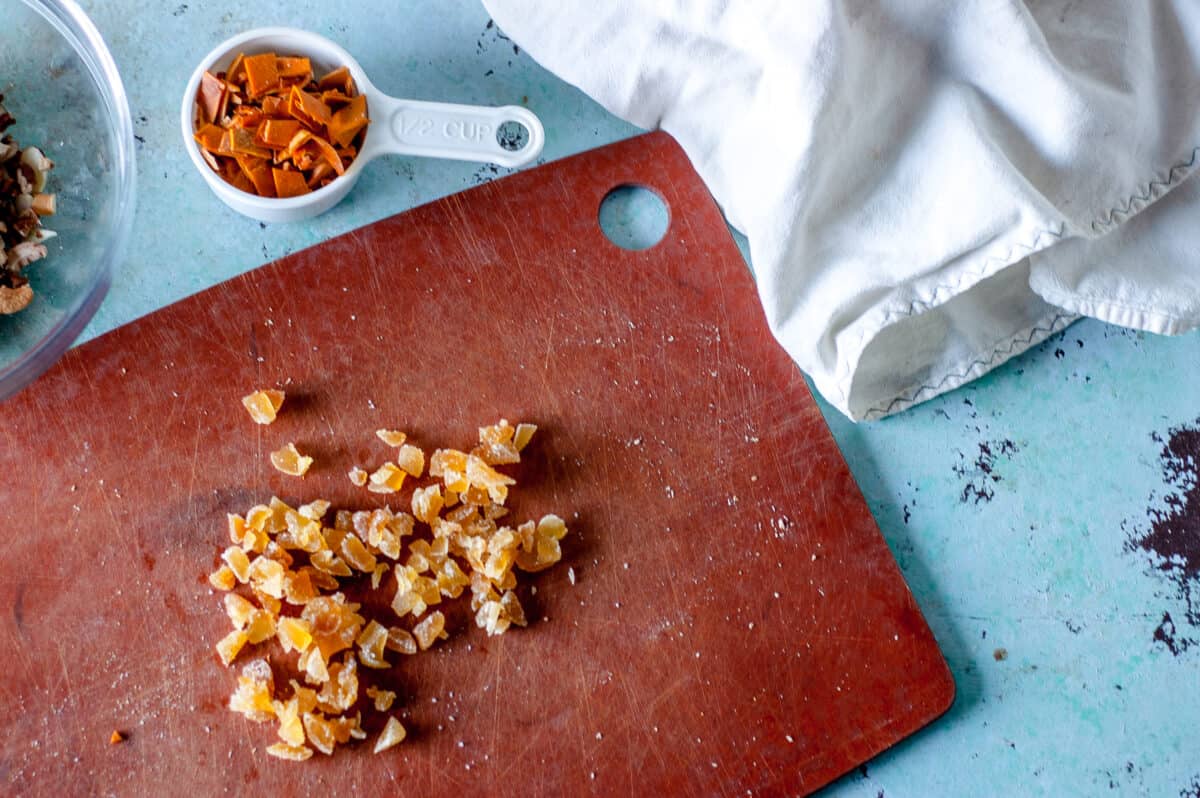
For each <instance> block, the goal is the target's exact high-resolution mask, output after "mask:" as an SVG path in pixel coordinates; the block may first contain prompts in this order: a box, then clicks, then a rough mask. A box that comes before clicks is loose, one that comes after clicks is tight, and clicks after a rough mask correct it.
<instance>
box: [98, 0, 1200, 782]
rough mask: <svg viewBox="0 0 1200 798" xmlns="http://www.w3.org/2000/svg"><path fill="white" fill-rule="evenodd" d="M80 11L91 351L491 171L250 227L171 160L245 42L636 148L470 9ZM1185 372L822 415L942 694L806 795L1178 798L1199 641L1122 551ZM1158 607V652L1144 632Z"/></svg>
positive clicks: (414, 177) (1017, 382)
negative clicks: (902, 590)
mask: <svg viewBox="0 0 1200 798" xmlns="http://www.w3.org/2000/svg"><path fill="white" fill-rule="evenodd" d="M85 5H87V7H88V8H87V10H88V11H89V13H90V14H92V16H93V18H94V19H95V20H96V23H97V25H98V27H99V28H100V29H101V31H102V32H103V33H104V34H105V36H106V37H107V39H108V41H109V44H110V46H111V47H112V49H113V51H114V55H115V57H116V59H117V62H118V64H119V65H120V67H121V70H122V73H123V76H124V78H125V81H126V84H127V87H128V89H129V92H130V96H131V99H132V104H133V113H134V118H135V120H136V122H135V133H136V134H137V135H138V136H139V158H140V162H139V169H140V174H139V179H140V190H141V197H140V205H139V210H138V218H137V223H136V230H135V236H134V243H133V246H132V248H131V253H130V255H129V257H128V259H127V261H126V263H125V264H124V266H123V267H122V268H121V271H120V273H119V275H118V278H117V280H116V283H115V285H114V288H113V291H112V293H111V295H110V296H109V299H108V300H107V302H106V303H105V304H104V306H103V308H102V309H101V311H100V313H99V314H98V315H97V317H96V318H95V320H94V321H93V323H92V324H91V326H90V327H89V328H88V331H87V333H86V335H87V336H88V337H90V336H93V335H96V334H98V333H101V332H104V331H106V330H109V329H111V328H113V327H115V326H117V325H119V324H122V323H124V322H126V321H129V320H131V319H133V318H136V317H138V316H141V315H143V314H145V313H148V312H151V311H153V310H155V309H157V308H159V307H162V306H163V305H165V304H168V303H169V302H171V301H173V300H175V299H179V298H182V297H184V296H187V295H189V294H191V293H193V292H195V291H198V290H200V289H202V288H206V287H208V286H211V285H213V284H215V283H217V282H220V281H221V280H224V279H226V278H228V277H231V276H233V275H235V274H238V273H240V272H242V271H245V270H247V269H250V268H253V267H255V266H257V265H259V264H261V263H263V262H265V261H268V260H271V259H274V258H276V257H279V256H281V255H283V254H285V253H287V252H290V251H294V250H296V249H300V248H302V247H306V246H309V245H311V244H315V243H317V242H319V241H321V240H323V239H325V238H328V237H330V236H332V235H336V234H338V233H341V232H344V231H347V230H350V229H352V228H355V227H358V226H361V225H363V224H366V223H368V222H370V221H373V220H376V219H379V218H383V217H385V216H389V215H391V214H393V213H397V212H399V211H402V210H404V209H406V208H410V207H412V206H414V205H417V204H420V203H423V202H426V201H428V200H431V199H434V198H436V197H439V196H443V195H446V194H450V193H453V192H456V191H459V190H461V189H464V188H468V187H470V186H472V185H474V184H477V183H479V182H481V181H484V180H488V179H491V178H493V177H496V176H499V175H501V174H504V172H505V170H503V169H495V168H491V167H481V166H480V165H478V164H465V163H463V164H456V163H450V162H437V161H420V160H412V159H403V158H393V159H389V160H384V161H379V162H376V163H375V165H374V166H373V168H372V169H371V170H370V171H369V173H368V174H367V175H366V176H365V177H364V178H363V180H362V181H361V183H360V184H359V186H358V187H357V188H356V189H355V191H354V192H353V193H352V194H351V196H350V198H349V200H348V201H347V202H345V203H343V204H342V205H341V206H339V207H338V208H337V209H335V210H334V211H333V212H331V213H329V214H327V215H326V216H323V217H321V218H319V219H317V220H314V221H312V222H308V223H302V224H298V225H292V226H282V225H268V226H265V227H263V226H260V225H259V224H258V223H257V222H253V221H249V220H247V219H244V218H242V217H240V216H237V215H236V214H234V213H233V212H232V211H228V210H226V209H225V208H224V206H222V205H220V204H219V203H218V202H217V201H216V199H215V198H214V197H213V196H212V195H211V194H210V193H209V191H208V189H207V188H206V187H205V185H204V184H203V182H202V181H201V179H200V178H199V176H198V175H196V174H195V172H194V171H193V167H192V166H191V164H190V162H189V161H188V160H187V159H186V157H185V156H184V153H183V150H182V149H181V147H180V143H179V131H178V122H177V120H178V109H179V103H180V99H181V98H180V93H181V92H182V90H183V86H184V84H185V82H186V81H187V78H188V76H189V75H190V73H191V71H192V69H193V68H194V66H195V65H196V62H197V61H198V60H199V59H200V58H201V57H202V56H203V55H204V53H206V52H207V51H208V50H209V49H210V48H211V47H213V46H214V45H215V44H216V43H217V42H218V41H219V40H221V39H224V38H225V37H227V36H230V35H233V34H235V33H238V32H240V31H243V30H245V29H247V28H251V27H255V26H259V25H266V24H290V25H296V26H299V27H306V28H309V29H312V30H315V31H318V32H321V33H324V34H326V35H328V36H330V37H332V38H334V39H335V40H337V41H339V42H340V43H341V44H343V45H344V46H346V47H347V48H348V49H349V50H350V51H351V52H353V53H354V54H355V55H356V56H357V57H358V59H359V60H360V62H361V63H362V64H363V66H364V67H365V68H366V70H367V71H368V72H369V73H370V74H371V76H372V78H373V79H374V81H375V82H376V83H377V84H378V85H379V86H380V88H382V89H383V90H385V91H388V92H392V93H396V94H402V95H406V96H410V97H415V98H421V99H435V100H448V101H457V102H473V103H491V104H504V103H511V102H518V103H519V102H525V103H527V104H528V105H529V107H531V108H533V109H534V110H535V111H536V112H537V113H538V114H540V115H541V117H542V119H543V120H544V122H545V124H546V129H547V132H548V141H547V146H546V152H545V158H546V159H555V158H560V157H563V156H566V155H569V154H572V153H575V152H579V151H582V150H586V149H589V148H592V147H595V146H598V145H601V144H604V143H607V142H609V141H613V140H616V139H620V138H624V137H627V136H629V135H633V134H634V133H636V132H637V131H636V129H635V128H633V127H631V126H629V125H627V124H625V123H623V122H621V121H620V120H616V119H614V118H612V117H611V116H609V115H607V114H606V113H605V112H604V111H603V110H602V109H601V108H599V107H598V106H597V105H595V104H594V103H592V102H591V101H590V100H588V99H587V98H586V97H584V96H583V95H582V94H580V93H579V92H578V91H576V90H575V89H573V88H571V87H569V86H567V85H565V84H563V83H562V82H560V81H559V80H557V79H556V78H554V77H553V76H552V75H550V74H548V73H546V72H545V71H543V70H542V69H540V68H539V67H538V66H537V65H536V64H535V63H533V62H532V61H531V60H529V59H528V58H527V57H526V56H525V55H524V53H517V52H515V51H514V48H513V45H512V43H511V42H509V41H507V40H505V39H504V38H503V37H502V35H501V34H500V32H499V31H497V30H496V29H495V28H494V27H491V28H489V27H488V26H487V23H488V17H487V15H486V12H484V10H483V9H482V8H481V7H480V6H478V5H477V4H476V3H475V2H456V3H443V2H400V3H396V2H355V3H335V4H327V3H323V2H312V1H311V0H294V1H293V2H289V3H286V4H283V3H241V4H229V3H224V4H215V3H205V4H200V3H196V2H193V3H188V4H183V3H178V4H177V3H145V2H135V1H134V0H107V1H106V2H96V3H87V4H85ZM229 9H234V10H229ZM272 9H273V10H272ZM329 9H333V11H330V10H329ZM625 221H626V223H627V224H636V221H637V220H636V219H626V220H625ZM741 243H742V245H743V247H744V242H741ZM1198 366H1200V337H1198V336H1196V335H1188V336H1184V337H1183V338H1179V339H1165V338H1156V337H1153V336H1143V335H1139V334H1135V333H1129V332H1125V331H1121V330H1118V329H1116V328H1113V327H1109V326H1106V325H1102V324H1099V323H1095V322H1084V323H1080V324H1077V325H1075V326H1074V327H1072V328H1070V329H1068V330H1067V331H1066V332H1065V333H1063V334H1061V335H1058V336H1055V337H1054V338H1052V339H1051V340H1050V341H1048V342H1046V343H1045V344H1043V345H1042V346H1039V347H1037V348H1036V349H1035V350H1033V351H1032V352H1030V353H1028V354H1027V355H1025V356H1024V357H1021V358H1018V359H1017V360H1016V361H1014V362H1011V363H1009V364H1008V365H1006V366H1004V367H1002V368H1000V369H998V370H997V371H996V372H994V373H993V374H991V375H989V376H987V377H985V378H984V379H982V380H979V381H978V382H976V383H974V384H972V385H971V386H969V387H967V388H966V389H963V390H959V391H956V392H954V393H952V394H950V395H948V396H946V397H943V398H940V399H937V400H934V401H932V402H929V403H927V404H925V405H922V406H920V407H918V408H917V409H915V410H913V411H910V412H908V413H906V414H904V415H902V416H900V417H897V418H894V419H889V420H886V421H883V422H879V423H874V424H870V425H864V426H857V427H856V426H854V425H851V424H849V423H848V422H846V421H844V420H843V419H842V418H841V417H839V416H838V415H836V413H834V412H833V411H831V410H829V409H828V408H827V407H826V408H825V409H826V416H827V418H828V419H829V421H830V424H831V426H832V428H833V430H834V434H835V435H836V437H837V439H838V442H839V443H840V445H841V447H842V449H843V451H844V452H845V455H846V458H847V460H848V461H849V463H850V466H851V468H852V469H853V471H854V474H855V476H856V478H857V479H858V482H859V484H860V485H861V486H862V489H863V492H864V493H865V494H866V497H867V500H868V501H869V503H870V506H871V508H872V510H873V512H874V513H875V516H876V518H877V519H878V521H879V525H880V527H881V528H882V530H883V533H884V535H885V536H886V537H887V540H888V543H889V544H890V545H891V548H892V550H893V552H894V553H895V555H896V558H897V559H898V561H899V563H900V566H901V567H902V568H903V570H904V573H905V576H906V577H907V579H908V581H909V584H910V585H911V587H912V589H913V592H914V593H915V594H916V597H917V599H918V601H919V602H920V604H921V606H922V608H923V609H924V611H925V613H926V616H927V617H928V619H929V622H930V624H931V625H932V627H933V630H934V632H935V633H936V634H937V637H938V639H939V641H940V642H941V645H942V647H943V650H944V651H945V654H946V657H947V659H948V660H949V662H950V665H951V667H952V669H953V671H954V675H955V678H956V680H957V683H958V702H957V704H956V705H955V707H954V708H953V709H952V710H951V712H950V713H949V715H948V716H947V717H946V718H944V719H943V720H941V721H940V722H938V723H937V724H935V725H934V726H933V727H931V728H930V729H928V730H926V731H925V732H923V733H921V734H919V735H917V736H916V737H914V738H912V739H910V740H909V741H906V742H905V743H902V744H901V745H900V746H898V747H897V748H896V749H894V750H893V751H890V752H888V753H885V754H884V755H882V756H881V757H879V758H877V759H876V760H875V761H873V762H872V763H870V764H869V765H868V767H867V770H866V773H865V775H864V774H863V773H861V772H859V773H854V774H851V775H850V776H848V777H846V778H845V779H843V780H842V781H840V782H839V783H838V784H836V785H835V786H834V787H832V788H831V789H830V790H829V791H828V794H829V795H834V796H871V798H875V796H877V795H879V794H880V793H881V792H882V793H883V794H884V795H886V796H891V797H896V796H929V795H1051V796H1066V795H1097V794H1107V793H1109V792H1110V790H1111V791H1112V792H1113V794H1122V795H1139V794H1146V795H1166V796H1176V795H1200V733H1198V731H1197V729H1198V728H1200V689H1198V686H1200V645H1193V646H1190V647H1189V646H1188V643H1187V641H1188V640H1189V639H1192V638H1196V639H1200V628H1197V626H1196V625H1194V624H1189V623H1188V621H1187V615H1188V606H1187V599H1186V595H1184V593H1183V592H1182V591H1183V590H1184V588H1186V587H1188V586H1189V585H1191V584H1192V582H1196V581H1197V580H1195V579H1192V582H1189V581H1187V580H1180V579H1174V580H1173V579H1171V578H1168V576H1167V575H1165V574H1164V573H1163V572H1162V571H1160V570H1156V569H1155V568H1154V567H1152V564H1151V559H1150V555H1149V554H1147V553H1146V552H1141V551H1137V550H1136V549H1134V550H1131V549H1130V541H1131V539H1133V538H1136V537H1137V536H1138V535H1140V534H1143V533H1144V532H1146V531H1147V530H1148V529H1149V527H1150V519H1149V517H1148V515H1147V513H1148V510H1150V509H1153V508H1162V507H1163V506H1164V502H1165V501H1166V499H1165V497H1166V496H1167V495H1168V494H1169V493H1170V492H1171V491H1172V485H1171V484H1170V483H1169V482H1168V481H1167V478H1166V476H1165V474H1164V463H1163V462H1162V460H1161V458H1160V453H1161V450H1162V448H1163V443H1162V442H1161V441H1156V440H1155V439H1154V438H1153V437H1152V436H1154V435H1158V436H1162V437H1166V436H1167V435H1168V430H1169V429H1171V428H1173V427H1177V426H1179V425H1184V424H1189V423H1194V422H1195V420H1196V418H1197V417H1198V416H1200V370H1198V368H1197V367H1198ZM981 447H983V448H981ZM1191 532H1192V535H1193V537H1192V539H1193V540H1195V539H1196V538H1197V537H1200V529H1195V528H1193V529H1192V530H1191ZM1197 559H1198V560H1200V553H1198V554H1197ZM1197 564H1198V565H1200V563H1197ZM1193 589H1195V591H1196V592H1197V593H1198V594H1200V585H1195V586H1193ZM1198 599H1200V595H1198ZM1164 613H1170V615H1171V617H1172V619H1173V620H1174V621H1175V627H1176V628H1175V631H1174V635H1173V636H1170V635H1167V634H1165V633H1164V634H1161V635H1160V637H1162V638H1163V639H1161V640H1156V639H1155V630H1156V629H1158V628H1159V626H1160V623H1161V622H1162V620H1163V615H1164ZM1192 616H1193V618H1195V616H1196V613H1195V612H1193V613H1192ZM1168 644H1169V645H1168ZM1172 647H1174V649H1175V650H1176V653H1173V652H1172V650H1171V648H1172ZM997 649H1004V650H1005V651H1006V652H1007V657H1006V658H1004V659H1000V660H998V659H996V656H995V655H996V652H997Z"/></svg>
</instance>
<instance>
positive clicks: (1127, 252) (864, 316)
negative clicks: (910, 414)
mask: <svg viewBox="0 0 1200 798" xmlns="http://www.w3.org/2000/svg"><path fill="white" fill-rule="evenodd" d="M485 4H486V5H487V6H488V8H489V10H490V11H491V13H492V15H493V17H494V19H495V20H496V22H497V24H499V25H500V27H501V28H502V29H503V30H504V31H505V32H506V33H507V34H508V35H509V36H511V37H512V38H513V39H514V40H515V41H516V42H518V43H519V44H520V45H521V46H523V47H525V48H526V49H527V50H528V51H529V53H530V55H532V56H533V57H534V58H535V59H537V60H538V61H539V62H541V63H542V64H543V65H545V66H546V67H548V68H549V69H550V70H552V71H553V72H555V73H557V74H558V75H560V76H561V77H563V78H564V79H566V80H567V81H569V82H571V83H574V84H575V85H577V86H579V87H580V88H582V89H583V90H584V91H585V92H587V93H588V94H590V95H591V96H592V97H594V98H595V99H596V100H598V101H599V102H600V103H602V104H603V105H604V106H605V107H606V108H608V109H609V110H610V111H612V112H613V113H615V114H617V115H619V116H622V117H624V118H626V119H628V120H630V121H631V122H633V123H635V124H637V125H640V126H642V127H646V128H656V127H661V128H663V129H665V130H667V131H668V132H670V133H671V134H673V135H674V136H675V138H676V139H678V141H679V142H680V143H681V144H682V146H683V147H684V149H685V150H686V151H687V153H688V154H689V156H690V157H691V159H692V162H693V164H694V165H695V167H696V169H697V171H698V172H699V173H700V175H701V176H702V177H703V178H704V180H705V181H706V182H707V184H708V186H709V188H710V190H711V191H712V193H713V195H714V197H716V199H717V201H718V202H719V203H720V204H721V206H722V207H723V209H724V210H725V213H726V215H727V216H728V218H729V220H730V222H731V223H732V224H733V225H734V226H735V227H737V228H738V229H740V230H741V231H743V232H744V233H745V234H746V235H747V237H748V238H749V240H750V251H751V259H752V260H753V262H754V269H755V274H756V277H757V281H758V285H759V291H760V294H761V297H762V301H763V305H764V307H765V309H766V315H767V319H768V320H769V322H770V324H771V327H772V329H773V331H774V332H775V335H776V337H777V338H778V339H779V341H780V343H781V344H782V345H783V346H784V347H785V348H786V349H787V351H788V352H789V353H790V354H791V355H792V357H793V358H795V360H796V362H797V363H798V364H799V365H800V366H801V367H802V368H803V369H804V370H805V371H807V372H808V373H809V374H810V375H811V376H812V378H813V380H814V382H815V383H816V385H817V387H818V388H819V389H820V390H821V392H822V393H823V394H824V395H825V397H826V398H827V399H828V400H829V401H830V402H831V403H833V404H834V405H835V406H836V407H837V408H838V409H840V410H841V411H842V412H843V413H846V414H847V415H848V416H850V417H851V418H853V419H856V420H857V419H865V418H876V417H880V416H884V415H887V414H889V413H894V412H897V411H899V410H903V409H905V408H907V407H909V406H911V405H913V404H915V403H917V402H920V401H923V400H926V399H929V398H931V397H933V396H936V395H938V394H939V393H942V392H944V391H948V390H950V389H952V388H955V387H957V386H958V385H961V384H963V383H964V382H967V381H969V380H971V379H974V378H976V377H979V376H980V375H982V374H984V373H986V372H987V371H989V370H990V369H992V368H994V367H995V366H997V365H999V364H1000V363H1003V362H1004V361H1005V360H1007V359H1008V358H1010V357H1012V356H1013V355H1016V354H1017V353H1019V352H1021V351H1022V350H1024V349H1026V348H1028V347H1029V346H1031V345H1032V344H1035V343H1037V342H1038V341H1040V340H1042V339H1043V338H1045V337H1046V336H1048V335H1050V334H1051V333H1053V332H1055V331H1057V330H1059V329H1062V328H1063V327H1065V326H1066V325H1068V324H1069V323H1071V322H1072V321H1073V320H1074V319H1075V318H1077V317H1078V315H1079V314H1086V315H1089V316H1095V317H1097V318H1100V319H1104V320H1107V321H1111V322H1115V323H1117V324H1122V325H1127V326H1131V327H1138V328H1141V329H1144V330H1148V331H1151V332H1156V333H1179V332H1183V331H1185V330H1189V329H1192V328H1193V327H1195V326H1196V325H1197V323H1198V321H1200V253H1198V252H1197V248H1198V245H1197V244H1196V243H1195V241H1196V239H1197V238H1200V236H1198V235H1197V234H1195V233H1193V230H1194V229H1196V227H1197V226H1196V221H1197V220H1200V216H1198V215H1197V213H1196V211H1197V210H1198V209H1200V187H1198V186H1197V181H1196V180H1189V179H1188V177H1189V176H1190V175H1191V174H1192V172H1193V170H1194V169H1195V168H1196V166H1197V164H1198V155H1200V2H1197V0H1026V1H1025V2H1021V1H1020V0H601V2H596V1H595V0H591V2H581V1H580V0H558V2H553V3H546V2H540V1H539V0H485ZM1176 187H1179V188H1178V190H1175V189H1176ZM1168 194H1169V196H1170V198H1169V199H1168V200H1162V201H1160V200H1161V198H1163V197H1164V196H1167V195H1168Z"/></svg>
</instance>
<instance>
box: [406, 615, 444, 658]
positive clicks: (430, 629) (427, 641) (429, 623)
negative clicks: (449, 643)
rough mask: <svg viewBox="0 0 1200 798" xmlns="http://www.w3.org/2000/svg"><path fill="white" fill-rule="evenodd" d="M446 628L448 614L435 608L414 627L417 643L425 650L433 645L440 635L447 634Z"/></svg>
mask: <svg viewBox="0 0 1200 798" xmlns="http://www.w3.org/2000/svg"><path fill="white" fill-rule="evenodd" d="M445 629H446V616H444V615H442V613H441V612H440V611H437V610H435V611H434V612H432V613H430V614H429V616H428V617H426V618H425V620H423V621H421V622H420V623H419V624H417V625H416V626H414V627H413V637H415V638H416V639H417V645H418V646H419V647H420V648H421V650H422V651H424V650H426V649H427V648H429V647H430V646H432V645H433V644H434V642H435V641H436V640H437V639H438V638H439V637H443V636H445Z"/></svg>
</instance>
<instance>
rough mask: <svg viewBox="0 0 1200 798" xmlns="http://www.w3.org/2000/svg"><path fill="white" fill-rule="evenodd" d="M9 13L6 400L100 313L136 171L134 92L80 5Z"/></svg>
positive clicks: (2, 50) (32, 5) (1, 306)
mask: <svg viewBox="0 0 1200 798" xmlns="http://www.w3.org/2000/svg"><path fill="white" fill-rule="evenodd" d="M0 19H3V20H4V24H3V25H0V76H2V79H0V92H2V93H3V99H2V100H0V400H2V399H5V398H7V397H8V396H10V395H12V394H13V393H16V392H17V391H18V390H20V389H21V388H23V387H24V386H26V385H27V384H29V383H30V382H32V381H33V380H34V379H35V378H36V377H37V376H38V375H39V374H41V373H42V372H43V371H45V370H46V369H47V368H49V367H50V366H51V365H52V364H53V363H54V362H55V361H56V360H57V359H58V358H59V357H60V356H61V355H62V353H63V352H65V351H66V349H67V347H68V346H70V345H71V343H72V342H73V341H74V340H75V338H76V337H77V336H78V335H79V334H80V333H81V332H82V331H83V328H84V326H85V325H86V324H87V322H88V321H89V320H90V319H91V317H92V316H93V315H94V314H95V312H96V309H97V308H98V307H99V305H100V302H101V300H102V299H103V298H104V295H105V293H106V292H107V290H108V287H109V284H110V283H111V280H112V273H113V269H114V266H115V264H116V263H117V262H118V261H119V259H120V257H121V254H122V252H123V250H124V248H125V245H126V242H127V241H128V238H129V233H130V229H131V227H132V223H133V210H134V204H135V186H134V183H135V172H134V151H133V123H132V119H131V118H130V113H129V106H128V103H127V101H126V98H125V90H124V88H123V87H122V85H121V80H120V77H119V76H118V74H117V69H116V65H115V64H114V63H113V60H112V57H111V55H109V53H108V50H107V48H106V47H105V45H104V42H103V40H102V39H101V37H100V34H99V33H98V32H97V31H96V29H95V27H94V26H93V25H92V23H91V21H90V20H89V19H88V18H87V16H86V15H85V14H84V13H83V12H82V11H81V10H80V9H79V7H78V6H77V5H76V4H75V2H73V0H0ZM47 75H51V76H53V78H52V79H47ZM43 225H46V226H43ZM47 227H48V228H50V229H47ZM51 229H52V230H53V232H51Z"/></svg>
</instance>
